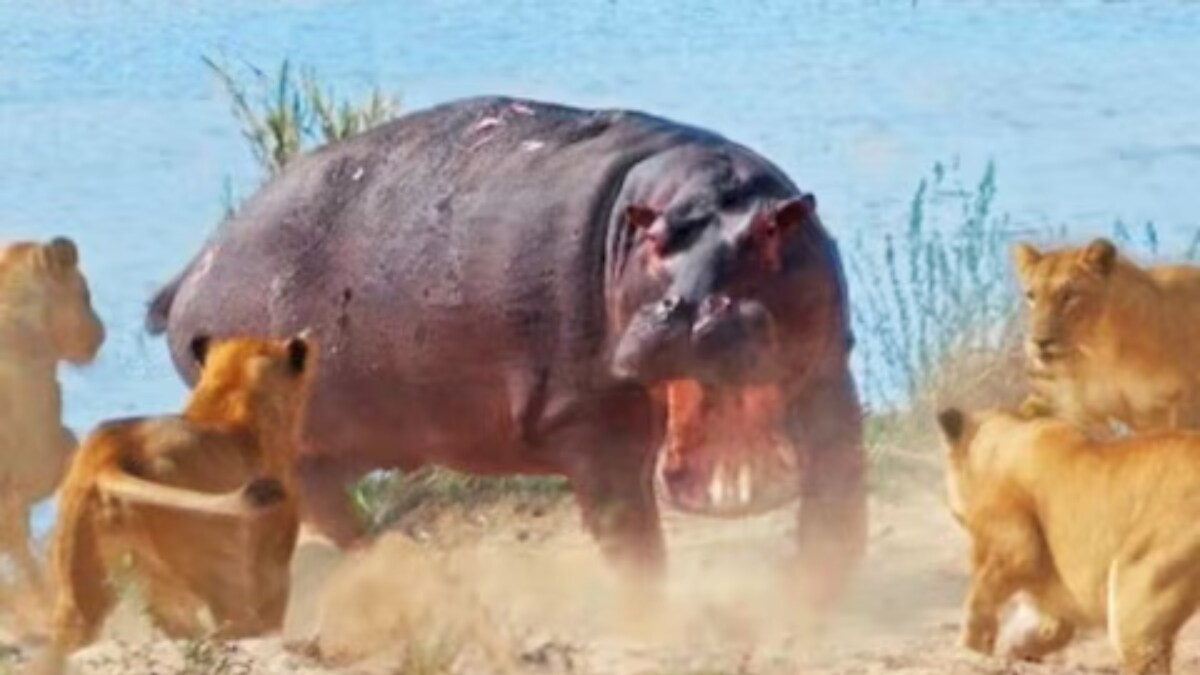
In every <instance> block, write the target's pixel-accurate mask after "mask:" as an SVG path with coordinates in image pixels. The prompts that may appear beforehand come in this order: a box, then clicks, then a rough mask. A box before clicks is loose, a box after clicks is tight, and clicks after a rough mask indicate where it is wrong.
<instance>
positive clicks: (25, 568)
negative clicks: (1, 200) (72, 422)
mask: <svg viewBox="0 0 1200 675" xmlns="http://www.w3.org/2000/svg"><path fill="white" fill-rule="evenodd" d="M103 343H104V324H103V323H102V322H101V321H100V318H99V317H98V316H96V312H95V311H94V310H93V309H92V304H91V297H90V294H89V292H88V284H87V280H86V279H85V278H84V276H83V273H82V272H81V271H80V269H79V252H78V250H77V249H76V247H75V244H74V242H72V241H71V240H70V239H66V238H63V237H56V238H54V239H53V240H51V241H49V242H46V243H38V242H16V243H12V244H8V245H0V558H2V557H4V556H8V557H10V558H11V559H12V561H13V562H14V563H15V565H16V567H17V569H18V570H19V571H20V573H21V577H22V578H23V579H22V580H23V581H24V582H25V585H27V586H32V587H33V588H34V590H35V591H36V592H37V593H39V594H44V593H45V591H46V589H45V588H44V587H43V584H42V580H41V571H40V567H39V565H38V563H37V560H36V559H35V558H34V555H33V552H32V551H31V550H30V541H29V509H30V507H32V506H33V504H35V503H37V502H39V501H41V500H43V499H46V498H48V497H50V496H51V495H52V494H53V493H54V490H55V488H57V487H58V484H59V481H61V480H62V477H63V474H64V473H66V470H67V462H68V461H69V460H70V457H71V453H72V452H73V451H74V450H75V446H76V439H75V434H73V433H71V430H70V429H67V428H66V427H64V426H63V425H62V398H61V394H60V391H59V385H58V377H57V368H58V364H59V362H60V361H66V362H69V363H73V364H79V365H82V364H86V363H90V362H91V361H92V360H93V359H95V358H96V354H97V352H99V351H100V347H101V345H102V344H103ZM14 595H15V594H14ZM3 600H4V599H3V598H2V597H0V611H3V610H4V609H6V608H5V607H4V606H3ZM20 611H21V613H24V610H20Z"/></svg>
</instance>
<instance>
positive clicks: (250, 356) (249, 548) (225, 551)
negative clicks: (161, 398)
mask: <svg viewBox="0 0 1200 675" xmlns="http://www.w3.org/2000/svg"><path fill="white" fill-rule="evenodd" d="M210 343H211V344H210ZM312 351H313V348H312V347H311V346H310V344H309V343H308V342H307V341H306V340H305V339H304V338H302V337H294V338H291V339H289V340H279V341H274V340H258V339H231V340H226V341H221V342H216V341H210V340H208V339H207V338H197V339H196V340H195V341H193V343H192V352H193V355H194V356H195V358H196V360H197V362H198V364H199V365H200V367H201V374H200V379H199V381H198V382H197V384H196V387H195V389H194V390H193V392H192V394H191V397H190V399H189V401H188V403H187V405H186V407H185V408H184V410H183V413H182V414H181V415H179V416H161V417H148V418H139V419H128V420H119V421H113V422H108V423H105V424H102V425H100V426H99V427H98V428H97V429H96V430H94V431H93V432H92V433H91V434H90V435H89V436H88V437H87V438H86V439H85V440H84V442H83V444H82V446H81V447H80V449H79V452H78V454H76V456H75V457H74V459H73V461H72V463H71V467H70V470H69V472H68V473H67V477H66V479H65V480H64V481H63V486H62V488H61V492H60V507H59V516H58V520H57V522H56V524H55V530H54V539H53V542H52V547H51V555H50V559H51V564H52V569H53V571H54V574H55V577H56V578H55V581H56V582H57V593H58V595H57V598H56V601H55V607H54V618H53V643H52V648H51V650H50V654H49V656H48V658H47V661H48V663H47V664H46V667H44V668H43V669H42V670H43V671H50V672H54V671H57V670H59V669H60V668H61V665H62V660H63V658H64V657H65V656H66V655H67V654H69V653H70V652H71V651H73V650H75V649H76V648H78V647H81V646H83V645H84V644H86V643H88V642H90V641H91V640H92V639H93V638H94V637H95V636H96V633H97V630H98V629H99V628H100V627H101V625H102V622H103V621H104V619H105V618H106V616H107V615H108V614H109V612H110V611H111V609H112V608H113V606H114V604H115V602H116V600H117V597H116V593H115V589H114V588H113V586H112V584H111V583H110V581H111V580H112V579H113V578H114V577H119V576H120V574H122V573H123V574H127V575H129V576H128V577H126V578H132V579H133V580H134V581H135V582H136V583H137V584H138V585H139V586H140V589H141V590H142V592H143V594H144V598H145V601H146V605H147V610H148V613H149V615H150V617H151V618H152V619H153V620H154V621H155V623H156V624H157V625H158V626H159V627H160V628H161V629H162V630H163V631H164V632H166V633H167V634H168V635H170V636H176V637H196V636H214V637H245V636H251V635H257V634H261V633H263V632H266V631H270V630H274V629H277V628H278V627H279V626H280V624H281V623H282V620H283V615H284V611H285V609H286V602H287V594H288V585H289V576H288V575H289V569H288V565H289V562H290V560H291V555H292V550H293V547H294V545H295V540H296V534H297V529H298V525H299V514H298V506H297V502H296V491H295V488H294V482H293V478H292V461H293V457H294V455H295V452H296V447H297V443H298V442H299V440H298V439H299V436H298V433H299V424H300V421H301V418H302V414H303V410H304V408H305V405H306V403H307V399H308V392H309V389H310V386H311V385H310V383H311V381H312V371H313V369H314V366H313V363H312V361H313V360H314V355H313V354H312Z"/></svg>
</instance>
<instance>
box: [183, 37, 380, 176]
mask: <svg viewBox="0 0 1200 675" xmlns="http://www.w3.org/2000/svg"><path fill="white" fill-rule="evenodd" d="M202 58H203V60H204V63H205V65H206V66H208V69H209V70H210V71H211V72H212V74H213V75H214V76H215V77H216V78H217V81H218V82H219V83H220V84H221V86H222V89H223V90H224V92H225V94H226V96H227V97H228V99H229V104H230V110H231V111H232V113H233V116H234V117H235V118H236V119H237V121H238V123H239V125H240V126H241V131H242V136H243V137H244V138H245V139H246V143H247V145H248V147H249V148H250V151H251V152H252V153H253V154H254V158H255V160H257V161H258V163H259V165H260V166H261V167H262V168H263V169H264V170H265V171H266V173H267V174H268V175H273V174H276V173H278V172H279V171H281V170H282V169H283V167H285V166H286V165H287V164H288V162H290V161H292V160H293V159H295V158H296V157H297V156H299V155H300V154H302V153H303V152H306V151H308V150H311V149H312V148H314V147H317V146H319V145H321V144H324V143H329V142H331V141H337V140H341V139H344V138H349V137H350V136H353V135H354V134H357V133H359V132H362V131H364V130H366V129H369V128H371V127H373V126H376V125H379V124H382V123H384V122H386V121H388V120H390V119H392V118H394V117H395V116H396V115H398V114H399V112H400V104H399V102H398V101H397V100H396V99H395V98H393V97H392V96H390V95H388V94H386V93H385V92H384V91H383V90H381V89H379V88H375V89H373V90H372V91H371V93H370V94H369V95H368V96H367V97H366V98H365V99H364V100H361V101H350V100H347V99H340V100H339V98H338V97H337V96H336V94H335V92H334V91H333V90H332V89H330V88H326V87H323V86H322V85H321V84H320V82H319V80H318V78H317V74H316V71H315V70H314V69H312V68H301V69H296V68H294V67H293V66H292V64H291V62H290V61H288V60H286V59H285V60H284V61H283V62H282V63H281V64H280V66H279V68H278V70H277V71H275V72H274V73H273V74H272V73H268V72H267V71H264V70H262V69H261V68H258V67H257V66H255V65H253V64H244V65H243V67H242V68H241V69H236V68H234V67H232V66H230V65H229V64H228V63H226V62H223V61H222V62H218V61H216V60H214V59H212V58H210V57H207V56H205V57H202Z"/></svg>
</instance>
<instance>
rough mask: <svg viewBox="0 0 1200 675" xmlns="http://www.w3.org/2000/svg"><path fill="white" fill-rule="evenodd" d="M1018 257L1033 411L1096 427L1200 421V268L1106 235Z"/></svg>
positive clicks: (1020, 248)
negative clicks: (1119, 244) (1133, 253)
mask: <svg viewBox="0 0 1200 675" xmlns="http://www.w3.org/2000/svg"><path fill="white" fill-rule="evenodd" d="M1013 262H1014V264H1015V267H1016V271H1017V276H1018V277H1019V279H1020V283H1021V288H1022V291H1023V292H1024V293H1025V298H1026V300H1027V302H1028V314H1027V323H1026V329H1027V330H1026V335H1025V353H1026V356H1027V358H1028V362H1029V375H1030V382H1031V385H1032V387H1033V392H1034V393H1033V395H1032V396H1031V397H1030V398H1029V400H1027V401H1026V403H1025V406H1024V411H1025V412H1027V413H1051V414H1054V415H1056V416H1059V417H1063V418H1065V419H1069V420H1071V421H1073V422H1075V423H1076V424H1079V425H1081V426H1084V427H1086V428H1088V429H1089V430H1091V431H1099V432H1103V431H1107V429H1108V427H1109V425H1110V422H1113V421H1115V422H1119V423H1121V424H1123V425H1124V426H1126V427H1128V428H1130V429H1133V430H1135V431H1144V430H1147V429H1163V428H1181V427H1186V428H1200V396H1198V393H1200V392H1198V388H1200V268H1196V267H1189V266H1185V265H1158V266H1154V267H1146V268H1142V267H1139V266H1137V265H1135V264H1134V263H1133V262H1131V261H1129V260H1127V259H1126V258H1125V257H1123V256H1121V255H1120V254H1119V253H1118V251H1117V248H1116V247H1115V246H1114V245H1113V244H1112V243H1111V242H1109V241H1107V240H1105V239H1096V240H1095V241H1093V242H1091V243H1090V244H1088V245H1087V246H1084V247H1080V248H1062V249H1057V250H1054V251H1038V250H1037V249H1035V248H1034V247H1033V246H1031V245H1029V244H1024V243H1019V244H1017V245H1016V246H1015V247H1014V249H1013Z"/></svg>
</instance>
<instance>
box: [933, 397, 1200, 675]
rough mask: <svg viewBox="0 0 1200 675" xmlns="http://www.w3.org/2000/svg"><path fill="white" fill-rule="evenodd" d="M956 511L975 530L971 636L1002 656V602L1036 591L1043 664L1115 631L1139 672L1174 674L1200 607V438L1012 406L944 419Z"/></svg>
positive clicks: (1035, 648) (1122, 652)
mask: <svg viewBox="0 0 1200 675" xmlns="http://www.w3.org/2000/svg"><path fill="white" fill-rule="evenodd" d="M938 422H939V425H940V427H941V431H942V435H943V438H944V442H945V445H946V448H947V465H946V489H947V496H948V502H949V506H950V510H951V512H952V513H953V514H954V516H955V518H956V519H957V520H958V521H959V522H960V523H961V524H962V525H963V527H964V528H965V529H966V530H967V532H968V534H969V535H970V538H971V548H972V551H971V564H972V575H971V585H970V589H969V591H968V595H967V599H966V605H965V608H964V612H965V616H964V628H963V642H964V644H965V645H966V646H967V647H969V648H971V649H973V650H976V651H979V652H983V653H989V654H990V653H991V652H992V650H993V649H994V647H995V641H996V634H997V631H998V613H999V611H1000V609H1001V607H1002V606H1003V605H1004V604H1005V603H1006V602H1007V601H1008V600H1009V599H1010V598H1012V597H1013V596H1015V595H1016V594H1017V593H1020V592H1024V593H1026V594H1028V596H1029V597H1030V598H1031V599H1032V602H1033V605H1034V607H1035V608H1036V610H1037V611H1038V613H1039V614H1040V625H1039V626H1038V628H1037V629H1036V631H1034V633H1033V634H1032V635H1029V636H1027V638H1026V639H1025V640H1024V642H1023V643H1022V644H1021V645H1020V646H1019V649H1018V656H1022V657H1025V658H1029V659H1039V658H1041V657H1042V656H1044V655H1046V654H1049V653H1051V652H1054V651H1057V650H1059V649H1061V648H1063V647H1064V646H1066V645H1067V643H1068V642H1070V640H1071V638H1072V637H1073V635H1074V633H1075V630H1076V627H1085V626H1094V625H1099V626H1106V627H1107V630H1108V637H1109V640H1110V641H1111V643H1112V646H1113V648H1114V649H1115V650H1116V652H1117V654H1118V656H1119V658H1120V660H1121V663H1122V666H1123V668H1124V670H1125V671H1126V672H1129V673H1137V674H1148V673H1168V672H1170V668H1171V660H1172V650H1173V647H1174V644H1175V638H1176V635H1177V633H1178V632H1179V630H1180V629H1181V628H1182V627H1183V625H1184V623H1185V622H1186V621H1187V620H1188V618H1190V617H1191V616H1192V615H1193V613H1194V612H1195V611H1196V609H1197V606H1198V605H1200V433H1197V432H1192V431H1177V432H1157V433H1149V434H1142V435H1135V436H1130V437H1125V438H1119V439H1110V440H1096V439H1093V438H1090V437H1088V436H1087V435H1086V434H1085V433H1084V432H1083V431H1081V430H1080V429H1078V428H1077V427H1075V426H1073V425H1071V424H1070V423H1068V422H1064V421H1062V420H1057V419H1053V418H1039V419H1034V420H1023V419H1021V418H1019V417H1018V416H1016V415H1015V414H1010V413H1007V412H1000V411H987V412H979V413H974V414H970V413H964V412H962V411H960V410H957V409H953V408H951V409H947V410H943V411H942V412H941V413H940V414H939V415H938Z"/></svg>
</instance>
